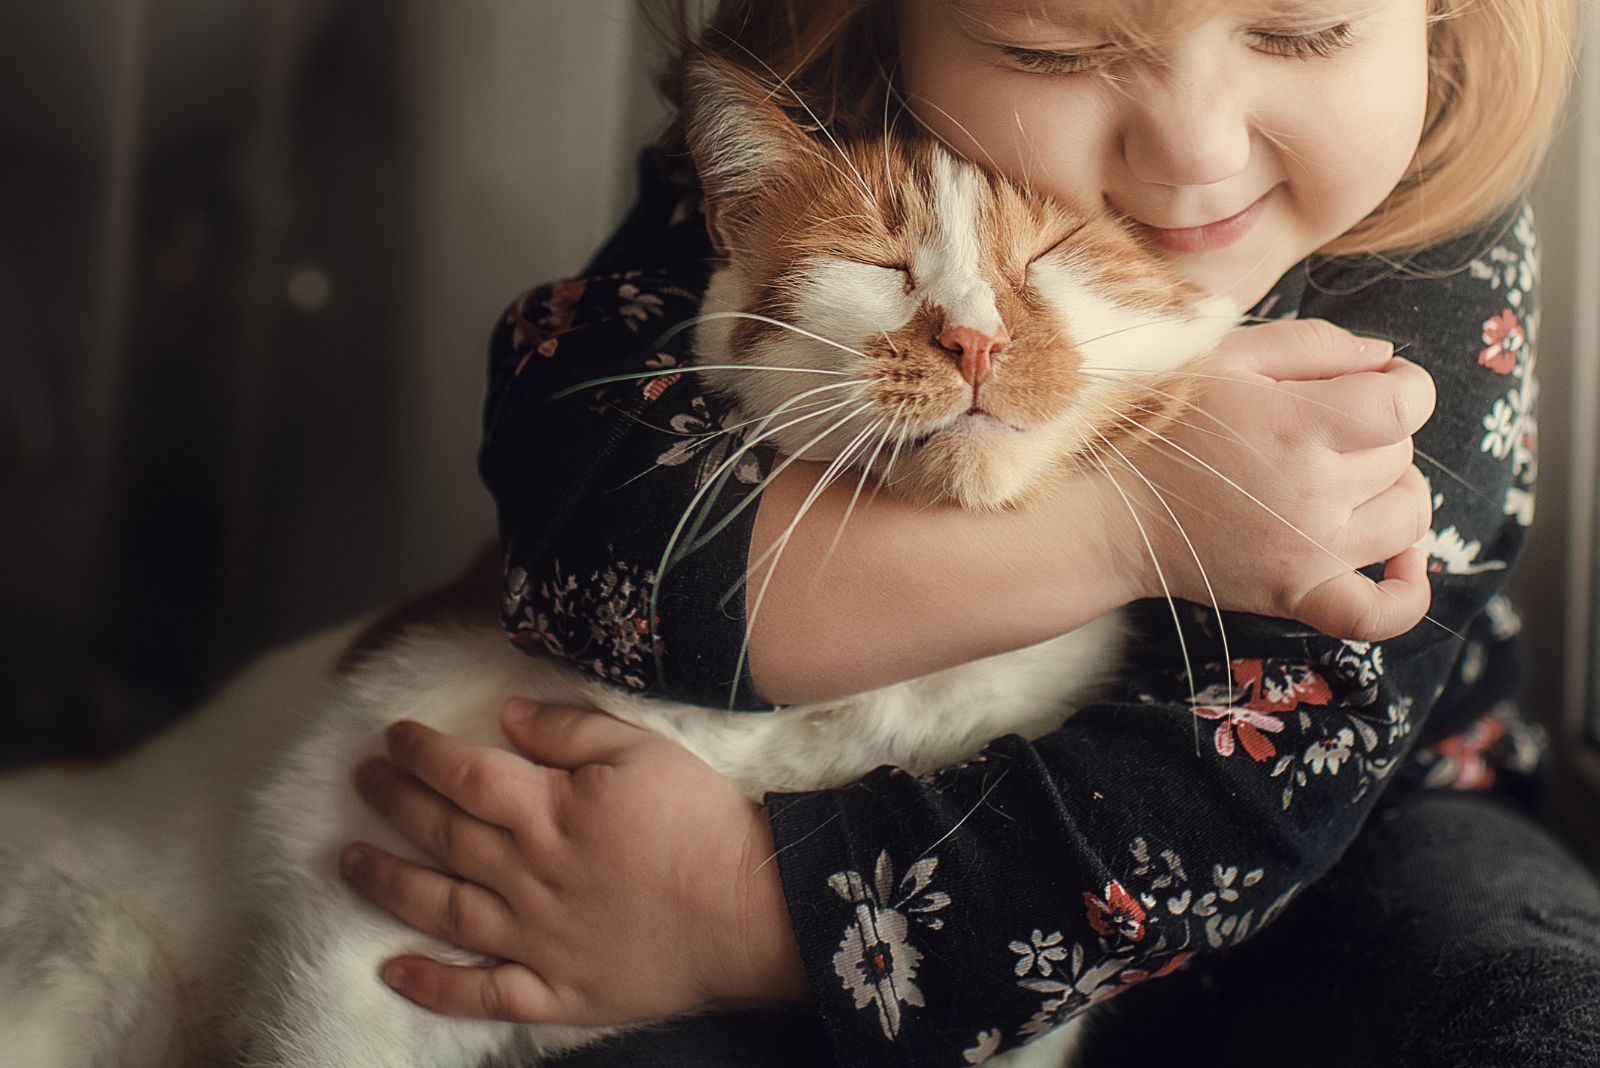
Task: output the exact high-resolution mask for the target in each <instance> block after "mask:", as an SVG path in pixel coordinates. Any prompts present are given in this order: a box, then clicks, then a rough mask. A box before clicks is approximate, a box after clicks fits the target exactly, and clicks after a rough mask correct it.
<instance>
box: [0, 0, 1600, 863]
mask: <svg viewBox="0 0 1600 1068" xmlns="http://www.w3.org/2000/svg"><path fill="white" fill-rule="evenodd" d="M5 7H6V10H5V11H4V13H3V14H0V550H3V551H0V605H3V611H0V649H3V650H4V654H3V656H4V663H3V666H0V707H3V708H4V712H3V713H0V732H3V733H0V762H16V761H20V760H25V759H36V758H38V757H41V756H45V755H60V754H63V753H68V752H71V753H76V754H78V755H93V753H94V752H96V751H97V750H102V751H103V750H108V749H112V748H115V747H117V746H119V745H121V744H123V743H124V742H126V741H127V740H128V739H130V738H132V737H135V736H137V735H138V734H139V733H141V732H144V731H147V730H149V729H151V728H152V727H153V726H154V725H158V724H160V723H162V722H166V721H168V720H170V719H171V718H172V717H174V716H176V715H178V714H180V713H181V712H182V711H183V710H185V709H187V708H189V707H192V705H193V703H194V702H195V701H196V700H198V699H199V698H201V697H202V696H203V695H204V693H205V691H206V690H207V689H209V688H210V687H212V686H214V685H215V684H216V682H217V681H218V680H219V679H220V678H221V677H223V676H224V675H225V674H226V673H227V672H229V671H231V670H232V669H234V668H235V667H237V666H238V665H239V664H240V663H241V662H242V661H243V660H244V659H245V658H247V657H248V656H249V655H250V654H251V653H252V652H253V651H256V650H259V649H260V648H261V647H262V646H263V645H266V644H268V643H272V642H276V641H280V640H283V639H285V638H288V637H292V636H295V635H298V634H301V633H304V632H306V631H309V630H311V629H314V628H316V627H318V626H321V625H323V624H327V623H331V622H334V621H337V620H342V619H345V618H348V617H350V616H353V615H355V614H357V613H360V612H363V611H366V610H368V609H372V608H375V607H378V606H381V605H384V604H387V603H391V602H393V601H395V600H397V599H399V598H400V597H402V596H403V595H405V594H407V593H409V592H412V591H415V590H417V589H419V588H421V587H423V586H426V585H428V584H430V583H433V582H436V581H439V580H442V579H444V578H446V577H448V576H449V575H450V574H452V573H453V572H454V571H455V570H456V569H457V568H458V567H459V566H461V564H462V563H463V562H464V561H465V560H466V558H467V557H468V555H469V554H470V552H471V550H472V549H473V548H474V547H475V546H477V545H478V544H481V543H482V542H483V541H484V540H486V539H488V538H489V537H491V536H492V534H493V514H492V511H491V509H490V507H489V503H488V498H487V496H486V494H485V493H484V492H483V490H482V489H481V488H480V486H479V483H478V480H477V475H476V471H475V466H474V457H475V449H476V444H477V436H478V415H479V404H480V400H481V392H482V386H483V355H484V350H485V345H486V342H487V339H488V336H489V331H490V329H491V328H492V326H493V324H494V321H495V319H496V316H497V314H498V313H499V312H500V311H501V310H502V309H503V308H504V306H505V305H506V304H507V303H508V302H509V301H510V300H511V298H512V297H513V296H515V295H516V294H517V293H518V292H519V291H520V290H521V289H523V288H525V287H526V286H528V285H530V284H532V283H534V282H537V281H541V280H544V279H548V278H552V277H556V276H559V275H563V274H567V273H571V272H573V271H576V270H578V269H579V268H580V267H581V266H582V264H583V262H584V261H585V259H586V257H587V255H588V254H589V252H590V251H592V250H593V249H594V248H595V247H596V246H597V245H598V244H599V242H600V241H601V240H602V239H603V238H604V237H605V235H606V234H607V232H608V231H609V229H610V227H611V226H612V225H613V224H614V223H615V221H616V220H617V219H618V218H619V217H620V214H621V212H622V211H623V209H624V207H625V206H626V204H627V203H628V200H629V198H630V195H631V192H632V188H633V179H632V163H631V161H632V158H633V155H634V153H635V152H636V150H637V149H638V147H639V146H640V145H642V144H643V143H644V142H645V141H646V140H648V139H649V138H650V137H651V136H652V135H653V134H654V133H655V132H656V130H657V129H658V127H659V125H660V124H661V122H662V121H663V120H664V117H665V113H664V111H663V109H662V108H661V106H660V105H659V103H658V102H657V101H656V99H655V97H654V93H653V89H652V87H651V78H652V75H653V72H654V68H655V63H656V59H655V56H656V53H655V49H654V45H653V41H652V39H651V36H650V33H649V30H648V28H647V26H646V25H645V23H644V20H643V19H642V18H640V17H639V16H638V14H637V12H636V9H635V6H634V2H633V0H451V2H449V3H440V2H438V0H51V2H49V3H43V2H35V3H12V4H8V5H5ZM1589 32H1590V36H1591V37H1593V36H1594V29H1593V28H1592V27H1591V29H1590V31H1589ZM1589 53H1590V56H1591V57H1592V55H1593V53H1594V49H1593V48H1592V47H1591V48H1590V49H1589ZM1595 96H1596V92H1595V87H1594V85H1593V84H1592V83H1591V81H1589V80H1584V81H1582V82H1581V83H1580V106H1579V107H1578V108H1577V109H1575V113H1574V118H1573V120H1572V121H1571V122H1570V124H1569V126H1568V128H1567V131H1566V133H1565V135H1564V137H1563V139H1562V143H1561V145H1560V146H1559V148H1558V150H1557V153H1556V155H1555V157H1554V158H1553V160H1552V162H1551V165H1550V167H1549V173H1548V175H1547V177H1546V180H1545V182H1544V183H1543V185H1542V186H1541V188H1540V191H1539V196H1538V204H1539V216H1540V222H1541V230H1542V233H1543V235H1544V238H1545V250H1544V277H1545V308H1546V310H1545V317H1544V320H1543V329H1544V336H1543V339H1542V345H1541V351H1542V353H1543V356H1544V358H1543V360H1542V361H1541V365H1540V366H1541V375H1542V377H1543V379H1544V386H1545V391H1544V396H1543V400H1542V406H1541V424H1542V430H1543V441H1544V444H1543V450H1542V472H1541V474H1542V478H1541V488H1540V498H1539V522H1538V524H1537V525H1536V527H1535V537H1534V542H1533V547H1532V550H1531V554H1530V557H1529V559H1528V560H1527V561H1526V562H1525V563H1524V565H1523V567H1522V570H1521V572H1520V573H1519V575H1518V576H1517V580H1516V582H1515V583H1514V585H1515V587H1516V589H1517V592H1518V593H1519V595H1520V600H1521V602H1522V603H1523V605H1524V610H1525V613H1526V614H1527V616H1528V617H1529V618H1528V629H1529V633H1530V643H1529V644H1530V649H1531V650H1532V652H1533V654H1534V656H1535V664H1534V670H1533V672H1532V673H1531V674H1532V682H1533V688H1532V694H1531V700H1530V707H1531V708H1532V709H1534V710H1535V711H1536V712H1538V713H1540V714H1541V715H1542V716H1543V717H1544V719H1545V722H1546V723H1547V724H1548V725H1549V726H1550V727H1551V729H1552V731H1553V732H1555V734H1556V737H1557V746H1556V748H1557V752H1558V755H1559V757H1560V760H1561V776H1560V778H1559V780H1558V785H1557V791H1556V794H1555V800H1554V804H1553V808H1552V819H1553V820H1555V821H1556V822H1557V823H1558V824H1559V825H1560V826H1561V827H1562V828H1563V829H1564V830H1565V832H1566V833H1567V834H1568V835H1569V836H1571V837H1572V838H1573V839H1574V840H1582V839H1584V838H1585V836H1587V837H1588V845H1589V849H1590V850H1591V851H1592V852H1591V856H1600V842H1597V841H1595V837H1596V835H1595V832H1596V825H1597V823H1600V803H1597V798H1600V794H1597V793H1595V792H1594V786H1595V784H1600V757H1597V756H1596V750H1595V746H1594V740H1595V739H1596V738H1600V719H1597V718H1596V716H1595V715H1594V714H1593V712H1592V711H1591V710H1593V709H1595V708H1596V707H1597V703H1596V702H1595V701H1594V699H1593V695H1594V693H1595V690H1596V679H1595V665H1596V664H1597V663H1600V657H1597V656H1595V655H1594V653H1595V649H1596V644H1595V643H1596V638H1597V635H1600V628H1596V627H1595V626H1593V625H1592V622H1591V621H1592V619H1593V617H1594V614H1595V604H1596V598H1595V588H1594V587H1595V574H1596V569H1595V567H1594V566H1593V565H1594V560H1595V555H1596V554H1595V539H1594V530H1595V522H1594V519H1595V494H1594V488H1595V471H1596V463H1595V460H1596V450H1597V443H1596V440H1595V436H1594V429H1595V426H1596V424H1597V421H1600V418H1597V417H1600V411H1597V409H1600V370H1597V369H1600V311H1597V308H1600V118H1597V113H1600V108H1597V107H1596V106H1595Z"/></svg>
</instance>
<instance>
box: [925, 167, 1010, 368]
mask: <svg viewBox="0 0 1600 1068" xmlns="http://www.w3.org/2000/svg"><path fill="white" fill-rule="evenodd" d="M980 181H982V179H981V178H980V177H979V174H978V171H977V169H976V168H974V167H972V166H971V165H969V164H964V163H958V162H957V161H956V159H955V158H954V157H952V156H951V155H949V154H948V153H946V152H943V151H940V152H936V153H934V155H933V204H934V212H933V215H934V220H935V222H934V226H935V228H936V229H935V233H934V235H933V239H932V240H931V241H927V242H925V243H923V244H922V245H921V246H920V247H918V248H917V249H916V250H915V252H914V253H913V254H912V260H911V270H912V274H913V275H914V276H915V277H916V280H917V289H918V291H919V292H920V293H921V294H922V295H924V296H926V297H927V299H928V300H930V301H932V302H933V303H934V304H935V305H936V306H937V307H939V308H940V309H941V310H943V312H944V313H945V320H946V322H947V323H948V324H949V325H952V326H970V327H972V328H973V329H975V330H978V331H980V332H982V333H984V334H987V335H989V336H990V337H994V336H996V335H998V334H999V333H1000V332H1001V330H1002V329H1003V325H1002V323H1001V321H1000V312H999V309H998V308H997V307H996V306H995V295H994V288H993V287H992V286H990V285H989V283H988V281H987V280H986V279H985V278H984V277H983V271H982V263H983V249H982V246H981V245H980V244H979V242H978V237H979V235H980V234H982V233H983V226H982V220H981V219H980V217H979V214H980V209H979V200H980V194H981V189H980V187H979V182H980Z"/></svg>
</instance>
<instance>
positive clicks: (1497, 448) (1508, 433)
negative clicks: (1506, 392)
mask: <svg viewBox="0 0 1600 1068" xmlns="http://www.w3.org/2000/svg"><path fill="white" fill-rule="evenodd" d="M1512 392H1513V393H1515V392H1516V391H1515V390H1513V391H1512ZM1517 422H1518V420H1517V413H1516V409H1514V408H1513V407H1512V406H1511V403H1510V402H1509V401H1507V400H1506V399H1505V398H1504V397H1502V398H1501V399H1500V400H1497V401H1495V402H1494V407H1493V408H1492V409H1490V411H1489V414H1488V415H1486V416H1484V417H1483V429H1484V430H1485V431H1486V433H1485V434H1484V435H1483V441H1482V442H1481V443H1480V444H1479V445H1478V449H1479V451H1481V452H1486V453H1488V454H1489V455H1491V456H1493V457H1494V458H1495V459H1496V460H1504V459H1505V458H1506V455H1507V454H1508V453H1510V452H1511V441H1512V439H1513V438H1514V437H1515V436H1516V433H1517Z"/></svg>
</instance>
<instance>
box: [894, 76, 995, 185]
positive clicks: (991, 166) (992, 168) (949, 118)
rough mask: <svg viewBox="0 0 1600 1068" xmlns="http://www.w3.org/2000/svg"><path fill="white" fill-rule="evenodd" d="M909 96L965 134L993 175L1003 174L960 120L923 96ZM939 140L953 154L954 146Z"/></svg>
mask: <svg viewBox="0 0 1600 1068" xmlns="http://www.w3.org/2000/svg"><path fill="white" fill-rule="evenodd" d="M911 95H912V99H915V100H920V101H922V102H923V103H924V104H927V105H928V106H929V107H931V108H932V109H933V110H935V111H937V112H938V113H939V114H940V115H943V116H944V117H945V119H946V121H948V122H949V123H950V125H952V126H954V127H955V128H956V129H958V130H960V131H961V132H962V133H963V134H965V135H966V137H967V140H968V141H971V142H972V147H973V148H976V149H977V150H978V151H979V152H982V153H983V158H984V159H986V160H988V161H989V170H990V171H992V172H993V173H995V174H1004V173H1005V168H1003V167H1001V166H1000V164H999V163H997V162H995V158H994V156H993V155H991V154H990V152H989V150H988V149H987V148H984V147H983V142H982V141H979V140H978V138H977V135H975V134H974V133H973V132H972V131H971V130H969V129H967V127H966V126H965V125H964V124H963V123H962V122H961V120H960V119H957V118H956V117H955V116H954V115H952V114H950V113H949V112H948V111H946V110H945V109H944V108H942V107H940V106H939V105H938V104H935V103H934V102H933V101H932V100H929V99H928V98H927V97H925V96H922V95H920V94H918V93H913V94H911ZM906 107H907V109H908V110H910V109H911V105H910V104H909V103H907V105H906ZM911 114H912V115H915V114H916V111H915V110H911ZM918 121H919V122H920V121H921V120H920V119H919V120H918ZM923 126H924V128H929V127H927V124H926V123H923ZM939 140H940V141H943V142H944V144H945V146H946V147H947V148H949V149H950V150H951V151H953V152H954V151H955V146H954V145H951V144H950V142H949V141H945V139H944V138H943V137H940V138H939ZM956 155H957V156H959V157H961V158H962V159H965V158H966V153H965V152H956Z"/></svg>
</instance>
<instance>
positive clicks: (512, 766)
mask: <svg viewBox="0 0 1600 1068" xmlns="http://www.w3.org/2000/svg"><path fill="white" fill-rule="evenodd" d="M384 743H385V745H387V746H388V749H389V758H390V759H391V760H393V761H394V762H395V763H396V764H398V765H399V766H400V767H401V768H404V769H405V770H406V771H409V772H411V774H413V775H415V776H416V777H417V778H419V779H421V780H422V781H423V782H425V783H427V784H428V785H429V786H431V787H433V789H434V790H436V791H438V792H439V793H441V794H443V795H444V796H445V797H447V798H449V799H450V800H451V801H454V802H455V803H456V804H457V805H460V806H461V807H462V808H463V809H465V810H466V811H467V812H470V813H471V814H472V815H474V816H476V817H478V818H479V819H481V820H486V821H488V822H489V823H493V824H495V825H497V826H500V827H515V826H517V825H518V824H519V823H521V822H523V821H525V820H526V819H527V812H528V808H529V805H530V799H531V798H533V797H537V795H538V793H539V792H540V787H541V785H544V784H542V783H541V781H540V780H541V778H547V777H548V776H546V775H544V774H543V773H542V772H541V770H540V769H539V768H536V767H534V766H533V765H531V764H529V763H528V762H527V761H526V760H523V759H522V758H521V757H519V756H517V755H516V754H515V753H508V752H506V751H505V750H504V749H495V748H492V747H490V746H485V745H473V744H472V743H470V742H464V741H462V740H461V739H459V738H452V737H451V736H450V735H448V734H441V733H440V732H438V731H436V730H433V729H431V728H429V727H425V726H423V725H422V724H420V723H413V722H410V721H406V720H402V721H401V722H399V723H395V724H392V725H391V726H390V727H389V729H388V730H387V731H385V732H384Z"/></svg>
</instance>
